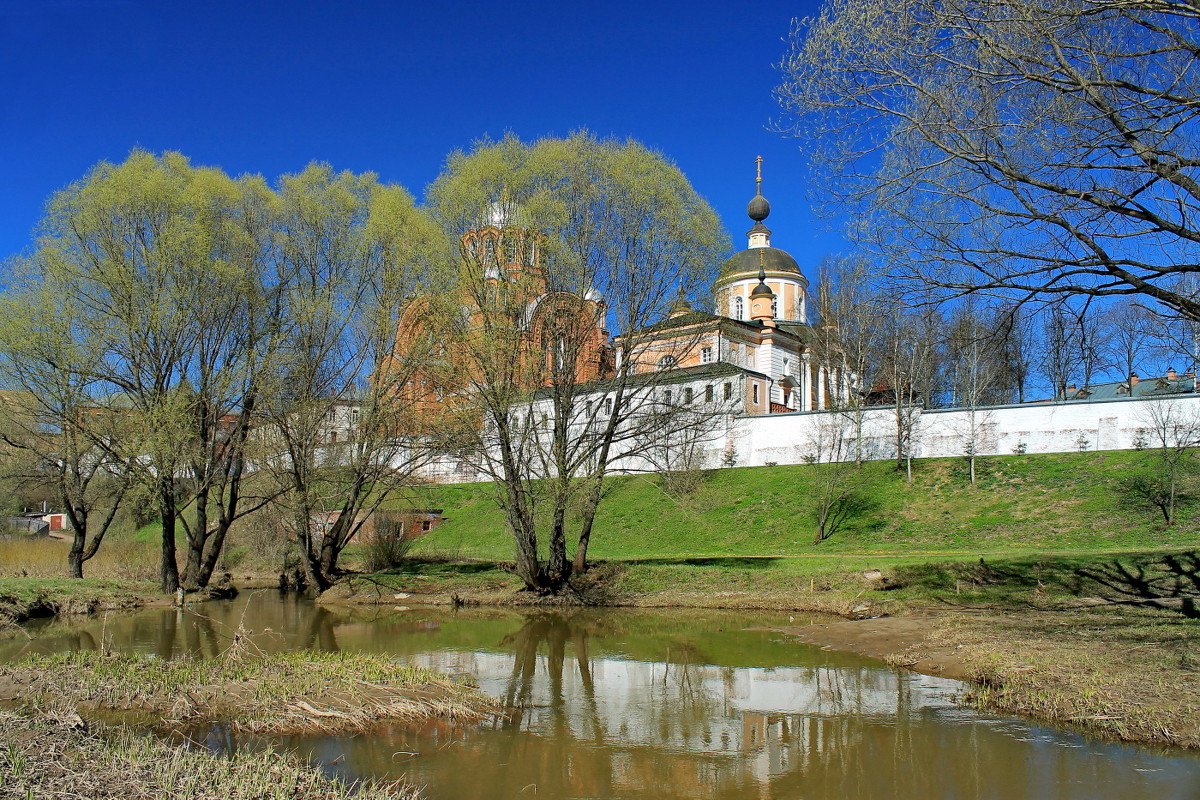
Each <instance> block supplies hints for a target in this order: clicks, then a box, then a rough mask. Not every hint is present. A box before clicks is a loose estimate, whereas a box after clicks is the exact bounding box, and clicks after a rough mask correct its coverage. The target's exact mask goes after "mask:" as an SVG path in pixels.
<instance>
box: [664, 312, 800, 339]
mask: <svg viewBox="0 0 1200 800" xmlns="http://www.w3.org/2000/svg"><path fill="white" fill-rule="evenodd" d="M693 325H719V326H720V327H721V329H722V330H725V331H729V330H742V331H754V332H755V333H758V332H761V331H762V330H763V329H768V330H777V331H782V332H784V333H787V334H789V335H791V336H796V337H799V338H801V339H803V338H804V335H802V334H801V333H800V330H801V329H807V328H808V327H809V326H808V325H805V324H803V323H798V322H797V323H785V322H777V323H776V325H775V327H774V328H771V327H770V326H768V325H764V324H763V323H761V322H751V321H749V320H740V319H733V318H732V317H722V316H720V315H719V314H709V313H708V312H705V311H690V312H688V313H686V314H680V315H679V316H676V317H671V318H669V319H665V320H663V321H662V322H660V323H658V324H657V325H651V326H650V327H648V328H643V329H642V332H654V333H659V332H664V331H669V330H674V329H676V328H689V327H691V326H693Z"/></svg>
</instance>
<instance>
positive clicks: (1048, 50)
mask: <svg viewBox="0 0 1200 800" xmlns="http://www.w3.org/2000/svg"><path fill="white" fill-rule="evenodd" d="M1198 23H1200V10H1197V8H1196V6H1195V4H1194V3H1192V2H1189V1H1188V0H1119V1H1118V2H1113V0H1061V2H1054V3H1046V2H1042V1H1041V0H899V2H895V1H894V0H886V1H885V0H831V2H828V3H826V4H825V5H824V6H823V8H822V11H821V13H820V15H819V16H818V17H817V18H816V19H814V20H808V21H804V22H802V23H797V24H796V25H795V27H794V29H793V31H792V40H791V41H792V47H791V51H790V52H789V54H788V55H787V56H786V58H785V59H784V61H783V63H782V65H781V68H782V70H783V73H784V81H783V83H782V85H781V86H780V87H779V89H778V96H779V99H780V101H781V103H782V105H783V108H784V109H785V111H786V112H787V114H788V117H787V122H786V124H785V125H784V128H785V129H786V130H787V131H789V132H791V133H794V134H796V135H799V136H802V137H803V138H804V140H805V142H806V144H807V143H809V142H813V143H815V146H816V147H817V148H818V150H817V152H815V154H814V155H815V158H816V160H817V161H818V163H819V164H820V165H821V169H820V171H819V174H820V175H822V176H829V177H830V178H831V182H830V183H831V188H832V189H833V190H834V195H833V196H834V197H835V198H836V199H837V200H840V201H846V202H849V203H852V204H854V206H855V209H856V212H857V213H856V220H858V224H857V225H856V226H855V230H856V231H857V232H858V233H859V235H861V237H862V238H863V240H864V241H866V242H868V243H869V244H870V245H871V246H873V247H874V248H877V249H878V250H879V251H880V252H882V253H884V254H885V255H886V256H887V258H888V262H889V263H890V264H891V271H892V275H893V276H894V277H895V278H898V279H900V280H901V281H905V282H912V283H915V284H916V285H917V286H919V287H922V288H923V289H924V288H929V287H932V288H933V289H934V290H935V291H940V292H941V293H942V294H943V295H944V294H957V293H961V292H977V291H1003V292H1017V293H1021V294H1024V295H1032V296H1036V297H1039V298H1043V299H1051V298H1055V297H1063V296H1067V295H1118V296H1120V295H1133V294H1139V295H1143V296H1145V297H1147V298H1151V299H1152V300H1153V301H1155V302H1156V303H1158V304H1160V305H1161V306H1162V307H1163V308H1165V309H1168V310H1170V311H1173V312H1175V313H1178V314H1180V315H1182V316H1184V317H1187V318H1189V319H1200V300H1198V299H1197V297H1196V295H1195V294H1194V292H1191V291H1189V290H1188V289H1187V288H1186V286H1183V285H1181V283H1180V281H1179V278H1180V277H1181V276H1186V275H1188V274H1190V273H1194V272H1195V271H1196V270H1197V264H1198V263H1200V227H1198V226H1197V220H1200V213H1198V212H1200V183H1198V181H1197V178H1198V175H1197V169H1198V167H1200V147H1198V141H1197V114H1198V113H1200V75H1198V73H1197V72H1196V69H1195V59H1196V57H1197V54H1200V24H1198Z"/></svg>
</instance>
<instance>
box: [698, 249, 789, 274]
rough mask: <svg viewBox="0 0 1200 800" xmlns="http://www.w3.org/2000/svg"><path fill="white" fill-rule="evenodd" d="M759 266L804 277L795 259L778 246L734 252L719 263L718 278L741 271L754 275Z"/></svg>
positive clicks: (771, 270)
mask: <svg viewBox="0 0 1200 800" xmlns="http://www.w3.org/2000/svg"><path fill="white" fill-rule="evenodd" d="M760 259H761V261H760ZM760 266H761V267H762V268H763V269H765V270H766V271H767V272H788V273H791V274H793V275H799V276H800V277H804V273H802V272H801V271H800V265H799V264H797V263H796V259H794V258H792V256H791V254H790V253H787V252H785V251H783V250H780V249H779V248H778V247H751V248H749V249H747V250H743V251H741V252H740V253H734V254H733V255H732V256H731V257H729V258H728V259H726V261H725V263H724V264H722V265H721V272H720V275H719V276H718V280H724V279H725V278H730V277H732V276H734V275H740V274H742V273H745V274H747V275H755V274H757V273H758V269H759V267H760Z"/></svg>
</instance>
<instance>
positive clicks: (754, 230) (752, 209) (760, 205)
mask: <svg viewBox="0 0 1200 800" xmlns="http://www.w3.org/2000/svg"><path fill="white" fill-rule="evenodd" d="M762 160H763V159H762V156H759V157H758V158H756V159H754V162H755V166H756V175H755V177H754V197H753V198H752V199H751V200H750V203H749V205H747V206H746V214H747V215H748V216H749V217H750V219H752V220H754V225H753V226H752V227H751V228H750V230H748V231H746V236H748V237H749V238H750V245H749V246H750V247H752V248H757V247H770V246H771V231H770V230H769V229H768V228H767V226H766V225H763V220H764V219H766V218H767V217H769V216H771V204H770V203H768V202H767V198H765V197H763V193H762Z"/></svg>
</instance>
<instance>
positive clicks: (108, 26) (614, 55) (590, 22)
mask: <svg viewBox="0 0 1200 800" xmlns="http://www.w3.org/2000/svg"><path fill="white" fill-rule="evenodd" d="M818 5H819V3H818V2H816V0H800V1H796V0H793V2H786V3H784V2H773V1H772V0H762V2H756V3H732V2H690V3H688V2H678V3H676V2H654V1H653V0H650V1H648V2H641V3H634V2H608V3H589V4H582V3H581V4H571V3H562V2H559V3H548V2H524V3H507V2H502V1H499V2H491V3H482V2H447V3H437V2H424V3H415V2H413V3H410V2H404V1H403V0H399V1H397V2H383V1H382V0H357V1H353V2H352V1H350V0H341V1H340V2H338V1H335V0H325V1H323V2H318V1H316V0H308V1H306V0H289V1H288V2H281V1H279V0H275V1H268V0H257V1H256V0H243V2H225V0H191V1H190V2H182V1H180V2H176V1H175V0H0V179H2V183H0V256H3V255H7V254H9V253H12V252H15V251H17V250H20V249H21V248H23V247H25V246H26V245H27V244H28V243H29V241H30V233H31V230H32V228H33V227H34V225H35V224H36V222H37V220H38V218H39V217H40V215H41V213H42V209H43V205H44V203H45V201H46V199H47V198H48V197H49V195H50V194H51V193H53V192H54V191H56V190H57V189H60V188H62V187H63V186H65V185H66V184H67V183H69V182H70V181H72V180H74V179H76V178H78V177H80V176H81V175H83V174H84V173H85V172H86V171H87V169H88V168H89V167H90V166H91V165H92V164H94V163H96V162H97V161H100V160H103V159H107V160H111V161H119V160H121V159H123V158H124V157H125V156H126V155H127V154H128V152H129V150H130V149H131V148H134V147H142V148H145V149H148V150H152V151H162V150H178V151H180V152H182V153H184V154H186V155H188V156H189V157H191V159H192V160H193V162H194V163H197V164H209V165H218V166H221V167H223V168H224V169H225V170H226V171H228V172H231V173H244V172H254V173H261V174H263V175H265V176H267V177H268V178H274V177H276V176H278V175H280V174H282V173H286V172H292V171H296V170H299V169H301V168H303V167H304V165H305V164H307V163H308V162H309V161H314V160H318V161H327V162H329V163H331V164H333V165H334V167H336V168H339V169H350V170H354V171H367V170H371V171H374V172H376V173H378V174H379V176H380V177H381V178H382V179H383V180H386V181H391V182H396V183H400V184H402V185H404V186H405V187H407V188H408V189H409V190H410V191H412V192H413V193H414V194H416V195H417V196H418V197H419V196H420V195H421V194H422V193H423V192H424V188H425V186H426V185H427V184H429V183H430V182H431V181H432V180H433V179H434V178H435V177H436V175H437V173H438V171H439V170H440V168H441V166H442V162H443V160H444V159H445V156H446V154H447V153H449V152H450V151H451V150H453V149H455V148H467V147H469V146H470V144H471V142H472V141H474V140H476V139H478V138H480V137H481V136H484V135H491V136H493V137H498V136H500V135H503V134H504V133H505V132H506V131H508V130H511V131H513V132H515V133H516V134H518V135H519V136H521V137H522V138H524V139H532V138H536V137H538V136H542V135H547V134H565V133H568V132H570V131H572V130H575V129H578V128H587V129H589V130H591V131H593V132H595V133H597V134H601V135H614V136H617V137H621V138H625V137H631V138H634V139H638V140H640V141H642V142H645V143H646V144H648V145H650V146H651V147H654V148H656V149H658V150H660V151H661V152H663V153H664V154H666V155H667V156H668V157H669V158H671V159H672V160H674V161H675V162H676V163H677V164H679V166H680V167H681V168H682V169H683V171H684V172H685V173H686V174H687V175H688V177H689V178H690V179H691V181H692V183H693V185H695V186H696V188H697V189H698V190H699V191H700V193H701V194H703V195H704V196H705V197H706V198H707V199H708V201H709V202H710V203H712V204H713V206H714V207H715V208H716V209H717V211H718V212H719V213H720V214H721V216H722V217H723V219H724V220H725V224H726V225H727V226H728V228H729V230H730V233H731V234H732V236H733V239H734V244H735V246H736V247H738V248H741V247H744V246H745V237H744V235H743V234H744V232H745V231H746V230H747V229H748V228H749V225H750V221H749V220H748V219H747V217H746V215H745V207H746V202H747V201H748V200H749V199H750V197H751V195H752V194H753V187H754V182H753V181H754V157H755V156H756V155H759V154H761V155H762V156H763V157H764V159H765V163H764V194H765V195H766V196H767V198H768V199H769V200H770V201H771V204H772V209H773V210H772V215H771V217H770V219H769V220H768V225H769V227H770V228H771V229H772V231H774V236H773V238H772V243H773V244H774V245H775V246H777V247H781V248H783V249H785V250H788V251H789V252H791V253H792V254H793V255H795V256H796V257H797V259H798V260H799V262H800V264H801V266H802V268H803V269H804V271H805V272H806V273H807V274H808V275H810V276H815V272H816V265H817V263H818V262H819V261H820V259H821V258H822V257H823V256H824V255H825V254H826V253H829V252H834V251H837V250H844V249H845V248H846V245H845V243H844V241H843V239H842V238H841V236H840V231H839V229H838V225H837V223H836V222H833V221H830V220H828V219H821V218H818V217H816V216H814V213H813V211H812V208H811V203H810V197H809V196H808V194H807V192H806V187H807V185H808V183H809V181H808V180H807V177H806V176H807V170H808V163H807V158H806V155H805V153H804V152H803V151H802V149H801V145H802V143H801V142H799V141H797V140H795V139H787V138H784V137H783V136H781V135H780V134H778V133H774V132H771V131H770V130H768V125H769V124H770V123H771V120H772V119H773V118H776V117H778V106H777V105H776V103H775V101H774V99H773V98H772V96H771V92H772V89H773V88H774V87H775V85H776V84H777V83H778V78H777V73H776V71H775V68H774V66H773V65H774V64H776V63H778V61H779V60H780V59H781V58H782V56H783V54H784V52H785V49H786V44H785V41H784V39H785V38H786V37H787V34H788V30H789V27H790V21H791V19H792V18H793V17H796V16H804V15H808V14H812V13H815V11H816V9H817V7H818Z"/></svg>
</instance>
